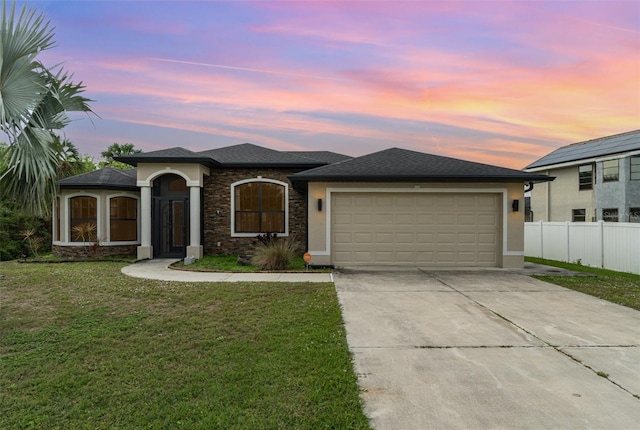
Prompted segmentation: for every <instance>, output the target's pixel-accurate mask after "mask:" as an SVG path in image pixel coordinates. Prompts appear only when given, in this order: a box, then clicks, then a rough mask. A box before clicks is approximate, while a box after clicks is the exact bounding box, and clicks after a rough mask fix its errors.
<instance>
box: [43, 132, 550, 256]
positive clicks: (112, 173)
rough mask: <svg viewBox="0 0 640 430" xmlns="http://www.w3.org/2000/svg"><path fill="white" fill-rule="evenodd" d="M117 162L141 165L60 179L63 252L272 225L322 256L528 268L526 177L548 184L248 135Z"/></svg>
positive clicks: (57, 214)
mask: <svg viewBox="0 0 640 430" xmlns="http://www.w3.org/2000/svg"><path fill="white" fill-rule="evenodd" d="M118 160H119V161H122V162H124V163H127V164H130V165H131V166H134V167H135V168H134V169H131V170H116V169H111V168H105V169H101V170H97V171H94V172H90V173H85V174H82V175H78V176H74V177H71V178H66V179H63V180H61V181H60V182H59V186H60V195H59V197H58V198H57V199H56V202H55V204H54V211H53V213H54V216H53V237H54V239H53V250H54V253H56V254H57V255H60V256H75V255H79V254H82V253H86V252H87V249H91V250H92V251H93V252H98V253H100V255H119V254H131V255H137V258H138V259H148V258H163V257H184V256H194V257H195V258H201V257H202V256H203V255H205V254H240V255H244V254H251V250H252V247H253V246H254V243H255V237H256V236H257V235H259V234H262V233H276V234H277V235H278V236H280V237H288V238H294V239H295V240H297V241H298V242H299V243H300V244H301V246H300V248H301V252H304V251H308V252H309V253H310V254H311V256H312V261H311V263H312V264H316V265H334V266H354V265H358V266H360V265H416V266H494V267H521V266H522V265H523V255H524V253H523V250H524V243H523V242H524V239H523V238H524V186H525V184H529V183H532V182H545V181H548V180H550V178H549V177H548V176H546V175H542V174H536V173H526V172H522V171H519V170H513V169H507V168H503V167H497V166H491V165H486V164H480V163H474V162H469V161H463V160H458V159H454V158H449V157H442V156H437V155H431V154H425V153H421V152H416V151H410V150H406V149H398V148H392V149H386V150H383V151H380V152H376V153H373V154H369V155H364V156H361V157H355V158H352V157H348V156H345V155H341V154H336V153H333V152H327V151H315V152H290V151H276V150H273V149H268V148H264V147H260V146H256V145H253V144H248V143H247V144H241V145H234V146H229V147H224V148H218V149H213V150H209V151H203V152H192V151H189V150H187V149H183V148H172V149H165V150H160V151H154V152H147V153H141V154H135V155H128V156H123V157H119V158H118ZM87 223H89V225H95V228H96V238H95V239H94V240H90V241H87V239H86V236H83V235H82V234H81V233H82V229H81V228H79V226H82V225H83V224H84V225H87Z"/></svg>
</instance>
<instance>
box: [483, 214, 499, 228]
mask: <svg viewBox="0 0 640 430" xmlns="http://www.w3.org/2000/svg"><path fill="white" fill-rule="evenodd" d="M478 225H480V226H489V227H492V226H497V225H498V216H497V215H493V214H480V215H478Z"/></svg>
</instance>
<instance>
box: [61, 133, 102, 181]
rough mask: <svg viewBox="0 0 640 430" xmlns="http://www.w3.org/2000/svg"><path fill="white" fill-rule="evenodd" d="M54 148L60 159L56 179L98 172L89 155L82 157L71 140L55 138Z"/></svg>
mask: <svg viewBox="0 0 640 430" xmlns="http://www.w3.org/2000/svg"><path fill="white" fill-rule="evenodd" d="M53 148H54V150H55V151H56V153H57V157H58V174H57V177H56V179H62V178H67V177H69V176H75V175H79V174H81V173H86V172H91V171H93V170H96V164H95V162H94V161H93V158H92V157H91V156H89V155H80V152H79V151H78V148H76V146H75V145H74V144H73V143H72V142H71V141H70V140H69V139H64V140H60V137H58V136H55V137H54V140H53Z"/></svg>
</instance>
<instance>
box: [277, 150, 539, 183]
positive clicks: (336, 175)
mask: <svg viewBox="0 0 640 430" xmlns="http://www.w3.org/2000/svg"><path fill="white" fill-rule="evenodd" d="M290 178H291V180H299V181H377V182H382V181H400V182H403V181H430V182H431V181H438V182H445V181H451V182H462V181H482V182H489V181H497V182H508V181H511V182H514V181H531V180H541V181H546V180H548V179H549V178H548V177H547V176H545V175H535V174H531V173H525V172H522V171H520V170H514V169H507V168H504V167H498V166H492V165H489V164H482V163H475V162H471V161H464V160H459V159H456V158H450V157H443V156H440V155H433V154H426V153H423V152H417V151H410V150H407V149H399V148H391V149H385V150H383V151H380V152H375V153H373V154H369V155H364V156H362V157H357V158H353V159H349V160H345V161H341V162H338V163H334V164H330V165H328V166H322V167H318V168H315V169H312V170H307V171H305V172H300V173H296V174H295V175H291V176H290Z"/></svg>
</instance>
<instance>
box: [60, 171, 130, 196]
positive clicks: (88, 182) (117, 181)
mask: <svg viewBox="0 0 640 430" xmlns="http://www.w3.org/2000/svg"><path fill="white" fill-rule="evenodd" d="M136 182H137V180H136V169H128V170H119V169H114V168H112V167H105V168H104V169H100V170H94V171H93V172H88V173H83V174H80V175H76V176H72V177H70V178H65V179H61V180H60V181H58V184H59V185H60V188H85V189H86V188H93V189H100V188H108V189H111V190H133V191H137V190H138V187H137V185H136Z"/></svg>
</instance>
